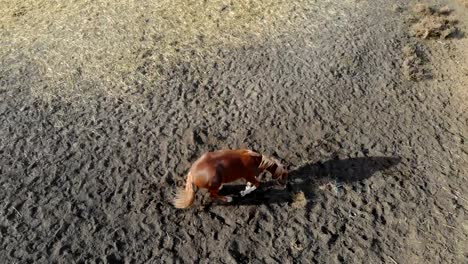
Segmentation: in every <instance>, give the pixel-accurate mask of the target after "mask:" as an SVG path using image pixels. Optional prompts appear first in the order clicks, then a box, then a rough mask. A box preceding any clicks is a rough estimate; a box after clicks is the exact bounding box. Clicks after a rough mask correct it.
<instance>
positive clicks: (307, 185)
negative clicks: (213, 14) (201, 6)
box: [0, 0, 468, 263]
mask: <svg viewBox="0 0 468 264" xmlns="http://www.w3.org/2000/svg"><path fill="white" fill-rule="evenodd" d="M32 2H33V1H31V4H30V5H27V6H24V8H21V7H20V6H17V7H18V8H17V9H9V10H14V12H13V13H12V15H13V16H14V17H27V16H28V15H27V14H30V15H31V14H35V15H36V16H38V15H40V13H41V12H42V11H44V7H45V6H43V5H41V4H33V3H32ZM143 2H144V3H146V2H145V1H143ZM28 3H29V2H28ZM34 3H40V2H34ZM43 3H44V2H43ZM66 3H68V2H66ZM70 3H75V4H76V3H82V4H83V6H86V7H82V8H83V9H81V7H79V6H78V7H79V8H78V7H76V8H77V9H76V10H75V9H67V8H68V6H67V5H64V6H63V10H62V11H63V12H64V13H65V14H70V15H71V14H75V13H76V12H77V11H78V13H79V12H81V11H83V10H84V11H86V12H87V11H90V12H89V13H90V14H93V15H92V16H91V18H92V19H91V20H88V22H84V21H81V22H80V23H79V24H78V25H79V28H82V26H83V25H84V24H86V25H87V26H88V27H86V29H87V30H86V31H85V32H84V33H88V34H94V33H96V34H97V33H103V32H101V31H100V30H93V28H94V27H96V26H98V25H99V23H104V24H106V23H108V24H107V25H110V24H112V25H113V21H114V22H117V23H116V24H118V25H121V26H122V27H118V28H117V29H116V30H115V31H111V32H110V34H109V35H107V36H108V37H111V39H110V40H112V39H115V40H117V41H115V45H116V46H113V47H115V48H116V49H115V50H119V49H120V48H119V46H118V45H124V46H126V45H127V44H128V43H130V42H129V41H128V40H129V39H130V40H134V38H133V36H129V37H128V38H126V37H125V34H122V35H119V32H123V33H125V32H139V31H133V29H131V28H129V29H128V31H126V30H123V31H121V30H122V29H124V28H125V26H124V24H119V23H118V22H123V21H127V19H128V18H131V17H132V16H133V15H134V14H138V12H136V11H135V10H136V9H135V10H134V9H132V10H130V11H129V13H125V12H126V11H125V10H126V9H125V8H124V7H125V6H124V5H122V4H119V3H117V4H116V5H114V6H113V7H115V8H114V9H113V8H112V7H108V8H107V9H106V6H104V7H100V6H96V5H91V4H90V3H91V2H87V1H75V2H70ZM96 3H101V2H100V1H97V2H96ZM144 3H142V5H141V7H138V8H140V9H141V8H146V9H147V10H145V12H147V13H151V12H150V11H151V9H150V8H149V6H145V5H144ZM264 3H265V2H264ZM307 3H308V2H307ZM3 4H4V3H3V2H2V5H3ZM150 4H151V3H149V2H148V5H150ZM395 4H397V6H395ZM415 4H417V3H407V2H406V1H397V2H392V3H391V4H390V3H388V1H383V0H378V1H351V0H349V1H317V2H311V3H310V5H308V8H306V9H301V10H302V11H301V12H299V13H300V14H302V15H303V17H301V18H300V19H299V20H295V19H290V18H289V17H286V19H285V20H284V21H293V20H294V21H302V22H300V23H301V24H300V25H301V26H300V27H297V26H293V27H292V28H293V29H292V30H290V31H287V30H286V32H289V33H287V34H286V33H284V32H285V31H281V32H283V33H282V34H278V35H276V34H275V35H274V36H271V37H272V38H270V37H269V33H261V34H260V35H261V38H256V39H255V40H256V41H253V40H252V41H249V40H248V39H247V40H246V42H239V45H237V44H236V45H235V46H223V45H214V46H211V47H213V49H215V50H217V52H216V56H215V57H216V59H215V60H211V59H210V58H209V56H208V57H207V58H206V59H201V60H196V62H197V63H196V64H191V63H190V60H187V61H185V62H184V63H180V64H176V65H173V64H170V63H169V64H168V65H172V66H170V67H169V66H168V67H166V68H164V71H161V72H160V73H158V74H159V75H158V74H155V75H154V76H153V75H151V74H153V71H154V70H152V68H151V67H152V66H148V67H147V68H146V70H147V72H149V73H148V75H147V77H145V78H146V80H145V81H144V82H141V83H140V84H138V82H137V83H136V84H135V83H134V82H131V84H128V86H127V85H122V86H119V87H120V88H122V87H128V88H129V90H130V92H128V93H127V92H124V93H123V95H129V96H131V97H132V100H125V99H126V97H125V96H122V93H121V90H119V89H120V88H119V87H117V86H116V89H117V91H118V92H116V93H117V94H120V95H119V96H114V95H112V93H111V94H107V93H95V91H96V90H100V91H104V90H105V91H113V90H112V89H113V88H112V86H105V85H104V84H105V83H117V82H116V81H115V80H121V79H118V78H117V77H116V76H117V75H103V76H102V78H104V80H105V78H116V79H112V80H110V82H107V81H101V79H100V78H96V79H93V80H97V81H96V82H92V81H89V80H90V79H86V78H84V77H83V78H82V77H80V75H76V76H75V75H73V77H71V78H68V79H67V80H69V83H68V84H67V82H56V79H53V80H51V79H50V76H49V75H48V73H47V68H44V67H43V66H44V64H41V58H42V59H45V60H46V61H54V58H55V57H53V56H52V55H53V54H54V52H59V53H58V55H60V56H59V57H57V58H62V57H61V56H63V55H64V54H66V53H63V50H64V48H63V47H58V48H57V50H56V49H54V48H53V46H50V43H54V42H53V37H54V35H52V36H51V35H48V34H39V35H37V36H36V37H37V38H34V39H27V38H26V39H23V40H24V41H25V42H24V43H23V44H21V40H22V39H21V38H8V37H9V34H10V33H11V34H13V33H12V32H16V33H21V29H20V24H15V25H14V27H15V30H13V29H11V28H7V30H4V29H5V26H4V24H2V34H3V35H2V40H1V41H2V42H3V43H6V42H10V45H9V46H8V49H2V51H1V58H0V63H1V67H0V84H1V86H0V98H1V100H0V175H1V177H0V186H1V190H2V191H1V192H0V199H1V201H2V203H1V206H0V244H1V247H0V259H3V260H5V262H7V263H15V262H20V263H23V262H34V263H51V262H52V263H55V262H59V263H61V262H67V263H68V262H90V263H141V262H148V263H181V262H182V263H192V262H201V263H265V262H267V263H293V262H301V263H362V262H369V263H424V262H427V263H441V262H444V263H464V262H466V261H467V258H468V251H467V249H468V245H467V242H466V241H468V222H467V217H466V215H467V208H468V200H467V197H466V194H467V193H468V182H467V175H468V147H467V137H468V121H467V119H468V116H467V114H466V113H468V111H467V110H468V109H467V107H468V104H467V103H466V102H468V93H467V90H466V87H468V70H467V69H468V68H467V64H466V62H467V61H468V58H467V56H468V54H467V53H466V50H467V48H468V43H467V39H466V38H465V37H463V36H462V35H460V34H456V36H459V37H448V38H440V36H439V37H436V38H434V37H429V36H433V34H432V33H430V34H428V35H427V37H426V38H419V37H417V36H415V35H413V31H412V27H413V25H414V24H415V23H414V22H416V23H417V21H416V20H413V17H414V11H413V10H414V9H413V7H414V5H415ZM426 4H427V6H431V7H432V8H433V10H439V11H440V8H441V7H444V6H448V8H449V9H450V10H451V12H450V16H451V17H453V18H454V19H456V20H458V21H459V22H458V23H457V24H456V27H457V31H458V32H459V33H464V32H467V30H466V25H467V19H468V18H467V17H466V14H467V12H466V7H464V6H463V4H462V2H461V1H436V2H431V3H426ZM9 6H11V5H9ZM13 7H15V8H16V6H13ZM117 7H119V8H120V9H117ZM265 8H266V7H265ZM90 9H91V10H90ZM4 10H6V9H2V11H4ZM102 10H104V11H105V10H107V12H111V13H112V12H114V13H115V14H114V15H109V14H108V13H105V15H104V16H99V13H100V12H101V11H102ZM116 10H118V11H116ZM148 10H149V11H148ZM216 10H217V9H216ZM223 10H224V9H223ZM267 10H269V9H268V8H266V9H264V10H262V11H267ZM288 10H289V9H288ZM84 11H83V12H84ZM91 11H92V12H91ZM293 11H294V8H293ZM223 12H224V11H223ZM443 13H445V12H443ZM275 14H276V15H278V13H275ZM281 14H285V15H287V16H294V14H298V13H295V12H292V11H288V12H286V13H281ZM171 15H174V14H171ZM272 15H273V14H272ZM430 15H431V16H432V15H433V14H430ZM119 16H121V17H122V20H119V19H118V17H119ZM52 17H62V16H60V13H57V14H52ZM84 17H85V18H89V17H88V16H84ZM94 17H95V18H96V20H94ZM189 17H191V16H189ZM265 17H266V15H265ZM443 17H445V15H443ZM10 18H11V17H9V19H10ZM2 19H5V18H4V17H3V16H2ZM63 19H65V18H63ZM70 19H71V20H72V21H73V19H76V18H74V17H72V16H70ZM109 19H110V20H109ZM112 19H114V20H112ZM171 19H177V16H175V17H173V18H171ZM2 21H3V20H2ZM41 21H42V22H41V23H43V24H41V25H44V27H45V28H46V29H47V27H48V26H49V27H50V28H51V29H52V32H55V33H56V34H59V33H60V32H61V33H60V34H65V33H66V32H68V30H69V28H67V27H64V28H63V30H60V29H61V28H60V23H52V24H49V23H51V22H50V21H49V22H48V20H47V18H43V20H41ZM93 21H94V22H93ZM141 21H142V23H143V22H144V23H148V27H154V26H155V24H152V22H151V21H149V22H145V20H144V18H142V20H141ZM171 21H173V20H171ZM10 22H11V21H10ZM10 22H9V23H10ZM211 22H212V21H211V20H210V23H211ZM65 25H70V24H66V23H65ZM249 25H256V24H255V23H254V24H249ZM130 26H133V24H131V25H129V27H130ZM282 26H285V28H286V29H287V28H288V27H287V26H288V23H285V25H282ZM182 27H183V28H188V27H185V26H183V25H182ZM28 28H29V27H26V28H25V30H27V29H28ZM224 28H225V29H226V30H228V31H229V30H230V29H228V28H229V27H224ZM236 28H237V27H236ZM252 28H255V27H252ZM275 28H276V27H275V26H273V29H275ZM431 28H432V27H431ZM17 30H18V31H17ZM135 30H136V29H135ZM138 30H139V29H138ZM234 31H235V30H234ZM254 31H255V30H254ZM273 32H280V31H276V30H273ZM69 33H70V32H69ZM72 33H75V32H72ZM15 36H16V35H15ZM116 36H118V37H119V38H118V37H116ZM420 36H422V37H424V36H425V34H422V35H420ZM447 36H454V35H452V34H450V35H447ZM10 37H11V35H10ZM57 37H60V35H58V36H57ZM105 37H106V35H98V36H97V39H101V38H105ZM51 38H52V40H51ZM120 38H122V39H124V40H125V41H122V42H118V40H119V39H120ZM42 40H43V41H42ZM57 41H58V42H57V44H60V45H62V44H64V43H63V42H62V40H57ZM76 41H79V42H80V43H84V44H89V45H92V44H93V43H92V42H88V41H86V40H84V39H83V40H81V39H77V40H76ZM142 41H143V42H144V40H142ZM27 43H35V44H34V49H31V48H30V47H27V46H23V45H27ZM41 43H42V45H41ZM107 43H113V42H112V41H108V42H107ZM144 43H145V42H144ZM2 47H3V45H2ZM132 47H133V46H132ZM145 47H146V48H147V49H148V50H145V52H146V51H154V52H155V53H151V54H157V52H158V51H157V50H156V49H157V45H155V46H154V50H153V48H151V45H147V46H145ZM65 48H67V47H65ZM111 50H112V49H111ZM89 51H92V52H94V51H96V52H97V53H96V54H101V55H105V54H107V53H106V52H108V51H109V50H108V49H107V48H104V49H103V50H100V49H99V46H92V48H91V49H85V53H84V54H87V53H86V52H89ZM71 52H73V54H76V53H77V51H74V50H71ZM78 53H79V52H78ZM31 54H35V55H37V54H41V56H43V57H41V56H30V55H31ZM93 54H95V53H93ZM113 54H115V53H113ZM49 56H52V57H49ZM125 56H126V55H125V54H124V59H123V60H124V61H127V57H125ZM132 56H133V55H132ZM412 56H416V57H415V58H414V57H413V58H411V60H413V62H412V61H407V60H408V58H409V57H412ZM130 57H131V56H130ZM99 58H100V57H96V58H92V59H90V61H89V63H90V64H89V65H85V64H86V61H84V62H83V63H84V64H83V65H84V66H85V67H84V68H86V69H87V70H86V71H88V72H92V69H94V68H93V67H95V66H96V65H102V66H106V65H109V64H106V63H108V62H109V61H113V60H114V59H115V58H117V57H112V58H110V60H106V62H103V64H99V63H98V62H99ZM137 58H139V57H137V56H136V57H131V60H129V61H131V62H132V63H133V62H135V63H137V64H134V65H138V63H144V62H145V61H144V60H143V58H142V59H137ZM418 58H419V59H420V62H419V61H418ZM76 61H77V60H74V59H71V60H66V58H65V59H64V58H62V60H56V61H55V63H57V65H58V66H57V68H54V69H61V70H63V69H65V71H64V72H65V73H71V72H73V71H76V72H79V69H80V67H81V66H80V65H78V64H76V63H75V62H76ZM80 61H82V60H80ZM405 61H406V62H405ZM67 62H68V63H69V64H68V65H62V66H61V65H60V63H67ZM94 63H98V64H94ZM147 63H148V65H153V66H155V65H156V64H158V63H159V61H157V62H156V63H155V62H152V61H151V60H149V62H147ZM152 63H154V64H152ZM111 64H112V63H111ZM45 65H47V63H46V64H45ZM132 65H133V64H132ZM405 65H406V66H405ZM412 65H415V67H423V69H424V71H423V73H422V74H423V76H425V77H423V78H419V77H418V78H409V77H408V76H411V74H409V75H407V74H406V73H405V71H409V72H410V73H411V72H415V74H416V75H415V76H419V75H418V74H419V73H418V69H413V70H412V67H413V66H412ZM111 66H112V65H111ZM120 66H122V65H120ZM120 66H119V65H118V64H117V65H114V66H112V67H109V68H107V69H99V71H96V72H100V71H104V72H106V71H109V70H113V69H115V67H120ZM84 68H83V69H84ZM51 69H52V68H51ZM67 69H71V70H72V71H68V70H67ZM52 72H53V73H54V74H55V73H57V72H60V71H59V70H57V71H52ZM117 72H119V71H117ZM140 73H141V72H140ZM140 73H138V71H137V73H135V75H133V72H132V71H131V70H130V71H128V72H127V74H128V76H129V78H130V79H132V78H137V79H138V78H139V77H135V76H138V74H140ZM426 73H430V74H429V75H430V78H427V77H426V75H425V74H426ZM54 76H55V75H54ZM64 76H68V77H70V75H66V74H65V75H64ZM88 76H91V75H88ZM96 76H98V75H96ZM96 76H95V75H93V78H94V77H96ZM106 76H107V77H106ZM65 79H66V78H65ZM80 80H83V81H80ZM84 80H88V81H84ZM132 80H133V79H132ZM60 83H62V84H63V85H64V87H65V86H66V85H71V86H70V87H71V88H73V85H75V86H77V87H75V88H77V89H75V90H73V89H71V90H70V89H69V88H70V87H69V86H66V87H65V88H66V89H68V90H67V91H76V95H83V94H88V95H89V94H92V95H93V96H83V97H80V96H76V97H73V96H71V97H68V96H69V95H70V93H61V92H60V91H58V90H57V89H56V88H57V86H52V87H55V88H53V89H49V88H48V87H49V85H57V84H60ZM37 87H42V88H43V89H42V88H41V89H42V91H48V92H50V93H53V94H54V95H53V96H38V91H39V90H37V89H36V88H37ZM58 87H60V86H58ZM135 87H141V89H136V88H135ZM65 88H64V89H65ZM83 91H84V92H83ZM86 91H89V93H87V92H86ZM72 94H73V93H72ZM70 98H73V99H70ZM80 98H85V99H80ZM227 147H229V148H237V147H248V148H251V149H253V150H256V151H258V152H261V153H263V154H266V155H270V156H275V157H277V158H278V159H280V161H281V162H283V163H285V164H287V165H288V167H289V169H290V180H289V183H288V188H286V189H284V190H282V189H278V188H275V186H273V185H272V184H271V183H269V182H266V183H265V184H264V185H263V186H262V187H261V188H260V189H258V190H256V191H255V192H252V193H251V194H249V195H247V196H246V197H244V198H237V199H236V200H235V201H234V202H233V203H232V204H228V205H226V204H218V203H213V202H211V201H210V199H208V198H207V197H206V194H205V193H204V192H203V191H199V192H198V193H197V200H196V203H195V205H194V206H193V208H191V209H188V210H176V209H174V208H173V207H172V206H171V203H170V201H171V198H172V192H173V191H174V190H175V188H176V186H181V185H182V184H183V183H184V181H185V173H187V170H188V168H189V166H190V164H191V162H193V161H194V160H196V159H197V158H198V156H199V155H201V154H202V153H204V152H206V151H209V150H215V149H219V148H227ZM268 179H270V178H268V177H266V178H265V179H264V180H265V181H268ZM242 188H244V186H243V185H242V184H240V183H234V184H233V185H230V186H225V188H223V190H222V191H223V193H225V194H233V193H238V191H239V190H240V189H242Z"/></svg>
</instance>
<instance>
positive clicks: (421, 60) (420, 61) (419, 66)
mask: <svg viewBox="0 0 468 264" xmlns="http://www.w3.org/2000/svg"><path fill="white" fill-rule="evenodd" d="M402 53H403V65H402V71H403V75H404V76H405V77H406V79H408V80H412V81H421V80H425V79H430V78H431V76H432V75H431V72H430V70H429V69H428V67H427V66H426V65H427V63H428V59H427V58H426V55H425V53H424V51H423V48H422V47H421V46H419V45H417V44H409V45H406V46H405V47H403V49H402Z"/></svg>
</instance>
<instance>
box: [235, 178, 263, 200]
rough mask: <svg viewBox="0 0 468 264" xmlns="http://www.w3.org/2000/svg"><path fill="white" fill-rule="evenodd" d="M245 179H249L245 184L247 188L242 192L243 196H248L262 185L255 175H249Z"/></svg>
mask: <svg viewBox="0 0 468 264" xmlns="http://www.w3.org/2000/svg"><path fill="white" fill-rule="evenodd" d="M245 179H246V180H247V185H246V186H245V190H243V191H241V192H240V194H241V196H246V195H247V194H249V193H251V192H253V191H255V189H257V188H258V186H260V182H259V181H258V180H257V178H255V175H249V176H248V177H245Z"/></svg>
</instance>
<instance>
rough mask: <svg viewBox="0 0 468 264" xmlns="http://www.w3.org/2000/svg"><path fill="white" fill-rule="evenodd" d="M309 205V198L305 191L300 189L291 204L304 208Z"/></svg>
mask: <svg viewBox="0 0 468 264" xmlns="http://www.w3.org/2000/svg"><path fill="white" fill-rule="evenodd" d="M306 205H307V199H306V197H305V195H304V192H302V191H300V192H297V193H295V194H294V195H293V197H292V203H291V206H292V207H294V208H304V207H305V206H306Z"/></svg>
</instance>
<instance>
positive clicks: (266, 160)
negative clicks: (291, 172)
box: [254, 152, 285, 177]
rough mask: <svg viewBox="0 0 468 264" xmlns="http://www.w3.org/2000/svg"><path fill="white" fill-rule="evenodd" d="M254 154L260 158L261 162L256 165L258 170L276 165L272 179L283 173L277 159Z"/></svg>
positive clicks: (283, 170)
mask: <svg viewBox="0 0 468 264" xmlns="http://www.w3.org/2000/svg"><path fill="white" fill-rule="evenodd" d="M254 153H255V152H254ZM255 154H256V155H259V156H261V157H262V161H261V162H260V165H258V168H259V169H261V170H266V169H268V168H270V167H272V166H274V165H276V169H275V172H274V173H273V177H279V176H280V175H281V174H283V173H284V172H285V169H284V166H283V165H282V164H281V162H279V161H278V160H277V159H275V158H271V157H267V156H265V155H260V154H258V153H255Z"/></svg>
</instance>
